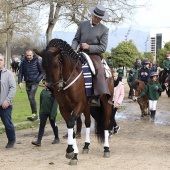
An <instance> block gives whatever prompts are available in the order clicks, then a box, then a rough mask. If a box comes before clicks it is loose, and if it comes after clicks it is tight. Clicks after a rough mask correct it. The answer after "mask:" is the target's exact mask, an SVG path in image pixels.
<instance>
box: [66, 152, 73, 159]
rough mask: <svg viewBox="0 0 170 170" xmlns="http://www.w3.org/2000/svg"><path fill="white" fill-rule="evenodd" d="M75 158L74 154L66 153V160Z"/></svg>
mask: <svg viewBox="0 0 170 170" xmlns="http://www.w3.org/2000/svg"><path fill="white" fill-rule="evenodd" d="M73 156H74V152H70V153H66V158H68V159H71V158H72V157H73Z"/></svg>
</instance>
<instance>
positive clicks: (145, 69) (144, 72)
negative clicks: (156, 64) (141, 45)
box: [139, 59, 150, 85]
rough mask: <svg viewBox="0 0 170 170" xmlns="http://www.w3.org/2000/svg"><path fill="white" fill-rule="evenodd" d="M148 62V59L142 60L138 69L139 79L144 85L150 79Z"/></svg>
mask: <svg viewBox="0 0 170 170" xmlns="http://www.w3.org/2000/svg"><path fill="white" fill-rule="evenodd" d="M149 64H150V61H149V60H148V59H144V60H142V68H141V69H140V70H139V80H141V81H143V82H144V83H145V85H146V84H147V83H148V82H149V80H150V69H149Z"/></svg>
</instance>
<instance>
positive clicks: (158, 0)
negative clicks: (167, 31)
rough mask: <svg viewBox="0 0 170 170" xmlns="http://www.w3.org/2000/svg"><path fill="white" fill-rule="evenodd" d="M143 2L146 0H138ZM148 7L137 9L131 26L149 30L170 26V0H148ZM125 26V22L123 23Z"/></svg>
mask: <svg viewBox="0 0 170 170" xmlns="http://www.w3.org/2000/svg"><path fill="white" fill-rule="evenodd" d="M138 1H139V2H142V3H143V2H145V1H146V0H138ZM146 2H148V3H149V7H148V8H141V9H138V10H137V12H136V14H135V15H134V18H135V21H136V22H134V23H133V24H132V27H133V28H137V29H140V30H145V31H150V30H151V29H158V28H168V27H169V28H170V12H169V11H170V0H148V1H146ZM125 26H126V24H125Z"/></svg>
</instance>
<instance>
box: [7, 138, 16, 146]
mask: <svg viewBox="0 0 170 170" xmlns="http://www.w3.org/2000/svg"><path fill="white" fill-rule="evenodd" d="M14 144H15V140H13V141H8V143H7V145H6V148H13V147H14Z"/></svg>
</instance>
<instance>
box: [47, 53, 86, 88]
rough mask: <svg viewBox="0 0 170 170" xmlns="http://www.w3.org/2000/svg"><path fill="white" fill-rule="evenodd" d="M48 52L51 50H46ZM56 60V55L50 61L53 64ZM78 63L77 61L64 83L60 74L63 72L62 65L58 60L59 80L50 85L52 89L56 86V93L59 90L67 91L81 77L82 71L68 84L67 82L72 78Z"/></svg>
mask: <svg viewBox="0 0 170 170" xmlns="http://www.w3.org/2000/svg"><path fill="white" fill-rule="evenodd" d="M48 51H51V50H48ZM51 52H52V51H51ZM56 58H58V55H56V56H55V57H54V58H53V59H52V62H53V61H54V60H55V59H56ZM78 62H79V60H77V61H76V64H75V66H74V68H73V70H72V72H71V73H70V75H69V77H68V79H67V80H66V81H64V79H63V74H62V70H63V69H62V63H61V60H59V67H60V79H59V80H58V81H56V82H54V83H53V82H52V83H51V84H52V86H53V87H54V86H58V91H61V90H66V89H68V88H69V87H70V86H71V85H72V84H74V83H75V81H76V80H78V79H79V77H80V76H81V74H82V73H83V71H81V72H80V73H79V74H78V75H77V76H76V77H75V79H74V80H73V81H71V82H70V83H69V81H70V79H71V77H72V75H73V73H74V71H75V69H76V67H77V65H78Z"/></svg>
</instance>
